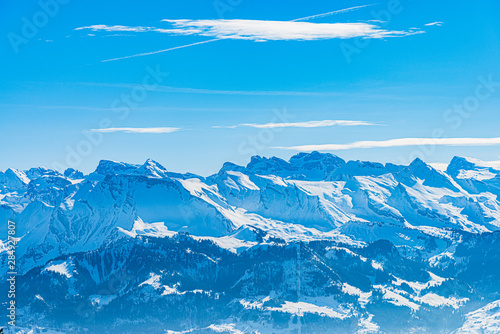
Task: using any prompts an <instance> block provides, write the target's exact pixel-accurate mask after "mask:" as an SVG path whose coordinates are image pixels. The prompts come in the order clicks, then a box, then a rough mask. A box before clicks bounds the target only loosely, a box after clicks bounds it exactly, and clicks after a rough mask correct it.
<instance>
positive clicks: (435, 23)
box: [425, 21, 444, 27]
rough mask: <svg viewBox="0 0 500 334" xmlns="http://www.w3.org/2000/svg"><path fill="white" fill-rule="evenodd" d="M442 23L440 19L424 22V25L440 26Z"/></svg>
mask: <svg viewBox="0 0 500 334" xmlns="http://www.w3.org/2000/svg"><path fill="white" fill-rule="evenodd" d="M443 24H444V23H443V22H441V21H436V22H431V23H427V24H425V26H426V27H430V26H436V27H441V26H442V25H443Z"/></svg>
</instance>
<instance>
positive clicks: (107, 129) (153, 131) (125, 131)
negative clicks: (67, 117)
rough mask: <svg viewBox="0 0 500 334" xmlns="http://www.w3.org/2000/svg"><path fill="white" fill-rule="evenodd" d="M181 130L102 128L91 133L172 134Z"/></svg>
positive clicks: (164, 128) (162, 128)
mask: <svg viewBox="0 0 500 334" xmlns="http://www.w3.org/2000/svg"><path fill="white" fill-rule="evenodd" d="M179 130H180V128H170V127H156V128H101V129H91V130H89V131H90V132H100V133H111V132H124V133H171V132H176V131H179Z"/></svg>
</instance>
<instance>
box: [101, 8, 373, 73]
mask: <svg viewBox="0 0 500 334" xmlns="http://www.w3.org/2000/svg"><path fill="white" fill-rule="evenodd" d="M373 5H374V4H370V5H361V6H354V7H349V8H345V9H339V10H335V11H333V12H328V13H323V14H316V15H311V16H306V17H301V18H298V19H294V20H290V22H296V21H305V20H311V19H315V18H318V17H325V16H330V15H335V14H341V13H347V12H350V11H353V10H357V9H360V8H364V7H368V6H373ZM221 39H222V38H214V39H209V40H207V41H202V42H196V43H191V44H187V45H180V46H175V47H172V48H168V49H163V50H158V51H151V52H143V53H138V54H135V55H130V56H124V57H118V58H111V59H106V60H101V63H106V62H109V61H115V60H122V59H128V58H134V57H143V56H150V55H154V54H157V53H162V52H168V51H173V50H177V49H183V48H187V47H190V46H195V45H200V44H206V43H210V42H215V41H220V40H221Z"/></svg>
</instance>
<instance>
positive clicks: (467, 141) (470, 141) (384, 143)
mask: <svg viewBox="0 0 500 334" xmlns="http://www.w3.org/2000/svg"><path fill="white" fill-rule="evenodd" d="M420 145H440V146H491V145H500V137H496V138H398V139H390V140H381V141H357V142H353V143H349V144H322V145H301V146H289V147H283V146H277V147H273V148H277V149H285V150H294V151H320V150H322V151H340V150H350V149H355V148H379V147H400V146H420Z"/></svg>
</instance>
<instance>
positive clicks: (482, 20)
mask: <svg viewBox="0 0 500 334" xmlns="http://www.w3.org/2000/svg"><path fill="white" fill-rule="evenodd" d="M55 1H56V0H53V1H46V2H44V1H42V2H41V3H39V2H36V1H25V2H22V3H21V2H19V1H13V0H7V1H3V2H1V4H0V13H1V14H0V15H2V18H1V20H0V21H1V22H2V23H1V26H0V27H1V29H2V36H3V37H2V38H1V42H0V52H1V54H2V60H3V61H2V62H1V64H0V70H1V75H2V76H1V78H2V80H1V81H0V115H1V127H0V136H1V137H0V138H1V140H2V145H1V146H0V154H1V156H2V159H1V160H0V169H6V168H9V167H14V168H20V169H26V168H30V167H32V166H40V165H43V166H47V167H57V168H59V169H61V168H64V167H74V168H78V169H80V170H82V171H84V172H90V171H92V170H93V169H94V168H95V166H96V165H97V163H98V161H99V160H101V159H111V160H119V161H126V162H131V163H142V162H144V161H145V160H146V159H147V158H152V159H154V160H157V161H159V162H160V163H162V164H163V165H164V166H165V167H167V169H169V170H173V171H181V172H185V171H190V172H195V173H199V174H202V175H208V174H210V173H213V172H216V171H217V170H218V169H219V168H220V167H221V165H222V163H223V162H225V161H232V162H235V163H238V164H246V163H247V162H248V161H249V159H250V156H252V155H254V154H258V155H261V156H279V157H282V158H288V157H290V156H291V155H293V154H295V153H297V152H299V151H310V150H313V149H317V150H320V151H324V152H332V153H335V154H337V155H339V156H340V157H343V158H344V159H355V160H357V159H360V160H374V161H380V162H394V163H407V162H408V161H409V160H411V159H412V158H414V157H416V156H419V157H421V158H422V159H424V160H425V161H427V162H433V163H444V162H449V161H450V159H451V158H452V157H453V156H454V155H462V156H471V157H475V158H479V159H482V160H486V161H495V160H500V150H499V148H500V139H498V137H500V133H499V131H498V125H499V122H500V113H499V112H498V111H499V106H500V66H499V62H498V60H499V59H500V48H499V32H500V22H499V20H498V13H499V12H500V11H499V10H500V3H499V2H498V1H495V0H489V1H481V2H479V3H471V2H469V1H456V2H453V4H452V5H451V4H450V3H449V2H445V1H403V0H401V1H393V0H391V1H388V2H387V1H380V2H372V1H286V2H285V1H274V2H269V1H249V0H216V1H182V2H181V1H121V2H120V5H117V3H116V2H114V1H113V2H112V1H85V2H79V1H70V0H69V1H62V0H61V1H60V2H55ZM41 4H42V5H41ZM43 4H46V5H43ZM54 4H57V5H54ZM332 12H336V13H332ZM30 28H31V29H30ZM207 41H209V42H207ZM191 44H193V45H191ZM169 49H171V50H169ZM161 50H168V51H163V52H158V51H161ZM167 73H168V74H167ZM497 82H498V84H497ZM339 121H340V122H339ZM360 142H361V143H360Z"/></svg>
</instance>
